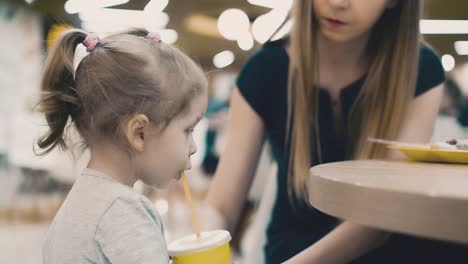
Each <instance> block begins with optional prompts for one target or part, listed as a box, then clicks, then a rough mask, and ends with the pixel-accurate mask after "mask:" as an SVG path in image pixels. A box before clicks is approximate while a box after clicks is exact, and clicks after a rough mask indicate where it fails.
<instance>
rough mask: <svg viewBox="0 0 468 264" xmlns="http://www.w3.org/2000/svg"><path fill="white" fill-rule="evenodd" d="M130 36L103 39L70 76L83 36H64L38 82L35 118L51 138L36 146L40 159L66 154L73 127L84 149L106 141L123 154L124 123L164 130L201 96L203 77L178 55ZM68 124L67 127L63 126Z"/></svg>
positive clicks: (136, 33)
mask: <svg viewBox="0 0 468 264" xmlns="http://www.w3.org/2000/svg"><path fill="white" fill-rule="evenodd" d="M147 34H148V31H146V30H143V29H135V30H131V31H129V32H124V33H118V34H114V35H110V36H108V37H105V38H103V39H101V40H100V41H99V43H98V44H97V46H96V47H95V48H94V49H93V50H92V51H91V52H90V53H89V54H88V55H86V56H85V57H84V58H83V60H82V61H81V62H80V63H79V65H78V67H77V69H76V72H75V71H74V70H73V58H74V55H75V50H76V48H77V46H78V45H79V44H81V43H82V42H83V41H84V40H85V38H86V37H87V35H88V33H86V32H84V31H82V30H78V29H70V30H67V31H65V32H64V33H63V34H62V35H61V37H60V38H59V39H58V41H57V42H56V43H55V45H54V46H53V47H52V48H51V51H50V52H49V54H48V56H47V58H46V62H45V68H44V74H43V79H42V84H41V85H42V87H41V90H42V93H41V98H40V101H39V104H38V107H39V111H41V112H43V113H44V114H45V117H46V120H47V123H48V126H49V128H50V131H49V132H48V133H47V134H45V135H44V136H43V137H41V138H40V139H39V140H38V142H37V145H38V146H39V148H40V149H41V150H42V152H41V153H38V154H39V155H43V154H47V153H48V152H50V151H52V150H53V149H54V148H55V147H57V146H58V147H60V148H61V149H63V150H66V149H68V146H67V143H66V142H67V141H66V133H65V131H66V128H67V125H68V124H73V125H74V126H75V127H76V129H77V131H78V132H79V134H80V135H81V137H82V138H83V140H84V143H85V145H86V146H89V145H91V144H93V143H97V142H103V141H109V140H111V141H112V142H113V143H116V144H117V145H118V146H122V147H124V148H126V147H128V145H127V144H126V141H125V140H124V135H125V134H124V133H125V131H124V126H123V124H124V123H125V121H127V120H128V119H129V118H130V117H131V116H133V115H134V114H145V115H146V116H147V117H148V118H149V119H150V120H151V122H152V123H153V124H155V125H158V126H159V125H160V126H161V128H162V129H164V128H165V127H166V126H167V125H168V124H169V123H170V121H171V120H172V119H173V118H174V117H175V116H177V115H178V114H180V113H182V112H184V111H185V110H186V109H188V106H189V105H190V102H191V99H192V98H193V97H194V96H197V95H198V94H201V93H203V92H205V90H206V86H207V82H206V78H205V75H204V73H203V71H202V70H201V69H200V67H198V66H197V65H196V64H195V63H194V62H193V61H192V60H191V59H190V58H189V57H188V56H186V55H185V54H184V53H182V52H181V51H179V50H178V49H176V48H175V47H172V46H170V45H168V44H165V43H163V42H156V41H152V40H150V39H148V38H145V36H147ZM70 121H71V123H70Z"/></svg>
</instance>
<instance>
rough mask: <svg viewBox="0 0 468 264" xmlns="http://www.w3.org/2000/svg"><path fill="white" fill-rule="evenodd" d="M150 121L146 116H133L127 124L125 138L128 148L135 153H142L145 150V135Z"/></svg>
mask: <svg viewBox="0 0 468 264" xmlns="http://www.w3.org/2000/svg"><path fill="white" fill-rule="evenodd" d="M149 125H150V121H149V119H148V117H147V116H146V115H143V114H137V115H134V116H133V117H132V118H130V120H128V122H127V126H126V131H125V132H126V133H125V134H126V136H127V140H128V142H129V144H130V146H131V147H132V148H133V149H134V150H135V151H137V152H143V151H144V149H145V133H146V131H147V128H148V126H149Z"/></svg>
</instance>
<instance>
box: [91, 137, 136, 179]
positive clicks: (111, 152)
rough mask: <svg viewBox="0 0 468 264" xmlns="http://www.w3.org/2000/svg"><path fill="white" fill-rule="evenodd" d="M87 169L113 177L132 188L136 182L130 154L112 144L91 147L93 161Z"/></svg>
mask: <svg viewBox="0 0 468 264" xmlns="http://www.w3.org/2000/svg"><path fill="white" fill-rule="evenodd" d="M87 167H88V168H89V169H93V170H97V171H99V172H102V173H104V174H106V175H108V176H111V177H112V178H113V179H115V180H116V181H118V182H121V183H123V184H125V185H128V186H130V187H133V185H134V184H135V182H136V176H135V173H134V171H133V169H132V163H131V159H130V157H129V156H128V154H126V153H124V152H123V151H122V150H121V149H119V148H117V147H115V146H113V145H110V144H106V145H99V146H96V147H91V159H90V161H89V163H88V166H87Z"/></svg>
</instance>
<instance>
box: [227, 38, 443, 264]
mask: <svg viewBox="0 0 468 264" xmlns="http://www.w3.org/2000/svg"><path fill="white" fill-rule="evenodd" d="M288 66H289V58H288V54H287V53H286V51H285V49H284V41H283V40H280V41H276V42H271V43H267V44H266V45H265V46H263V47H262V48H261V49H260V50H258V51H257V52H256V53H255V54H254V55H253V56H252V57H251V58H250V59H249V60H248V61H247V62H246V63H245V65H244V66H243V68H242V70H241V72H240V74H239V77H238V79H237V82H236V84H237V86H238V88H239V91H240V93H241V94H242V96H243V97H244V98H245V100H246V101H247V102H248V104H249V105H250V106H251V108H252V109H253V110H254V111H255V112H256V113H257V114H258V115H259V116H260V117H261V118H262V120H263V122H264V124H265V128H266V134H267V139H268V141H269V143H270V144H271V147H272V152H273V156H274V159H275V160H276V161H277V163H278V174H277V183H278V184H277V186H278V189H277V195H276V200H275V204H274V207H273V211H272V217H271V221H270V224H269V226H268V229H267V240H268V241H267V244H266V247H265V253H266V260H267V261H266V262H267V263H268V264H271V263H281V262H282V261H284V260H286V259H288V258H290V257H292V256H294V255H295V254H297V253H299V252H300V251H302V250H303V249H305V248H307V247H308V246H310V245H312V244H313V243H315V242H316V241H317V240H319V239H320V238H322V237H323V236H324V235H325V234H327V233H328V232H330V231H331V230H332V229H333V228H334V227H335V226H336V224H337V220H336V219H335V218H334V217H332V216H329V215H326V214H324V213H322V212H320V211H319V210H317V209H315V208H311V207H309V206H308V205H306V204H304V202H301V201H293V202H291V201H290V200H289V196H288V190H287V170H288V168H287V167H288V164H287V161H288V160H289V158H288V157H289V153H288V152H287V151H286V149H285V138H286V133H285V132H286V120H287V109H288V108H287V83H288ZM444 78H445V74H444V70H443V68H442V65H441V62H440V59H439V57H438V56H437V55H436V54H435V53H434V52H433V51H432V50H431V49H430V48H429V47H427V46H425V45H421V48H420V61H419V73H418V79H417V84H416V89H415V96H418V95H421V94H423V93H424V92H426V91H428V90H430V89H431V88H433V87H435V86H437V85H439V84H441V83H442V82H443V81H444ZM363 82H364V77H363V78H361V79H358V80H356V81H354V82H353V83H351V84H349V85H347V86H346V87H344V88H343V90H342V91H341V95H340V99H341V104H342V108H341V109H342V117H343V118H342V119H343V122H346V120H347V117H348V114H349V112H350V109H351V106H352V105H353V102H354V101H355V100H356V98H357V95H358V93H359V91H360V89H361V87H362V84H363ZM319 101H320V102H319V122H320V123H319V125H320V140H321V145H322V159H323V162H324V163H328V162H335V161H342V160H345V159H346V146H347V144H346V143H347V141H348V139H347V137H346V135H344V136H340V135H339V134H338V133H337V131H336V129H335V123H334V117H333V109H332V103H331V100H330V95H329V94H328V92H327V91H326V90H325V89H320V92H319ZM343 126H344V123H343ZM344 127H345V126H344ZM312 151H314V152H316V151H317V150H312ZM316 164H317V161H314V162H313V165H316ZM291 203H294V206H292V204H291Z"/></svg>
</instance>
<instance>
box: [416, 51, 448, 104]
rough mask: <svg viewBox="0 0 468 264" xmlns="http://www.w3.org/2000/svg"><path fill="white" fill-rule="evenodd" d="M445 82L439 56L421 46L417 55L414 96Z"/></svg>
mask: <svg viewBox="0 0 468 264" xmlns="http://www.w3.org/2000/svg"><path fill="white" fill-rule="evenodd" d="M444 81H445V71H444V68H443V67H442V63H441V60H440V58H439V56H438V55H437V54H436V53H435V52H434V51H433V50H432V49H431V48H430V47H428V46H426V45H424V44H423V45H421V48H420V54H419V69H418V79H417V82H416V96H419V95H421V94H423V93H425V92H427V91H428V90H430V89H432V88H434V87H436V86H438V85H439V84H441V83H443V82H444Z"/></svg>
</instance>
